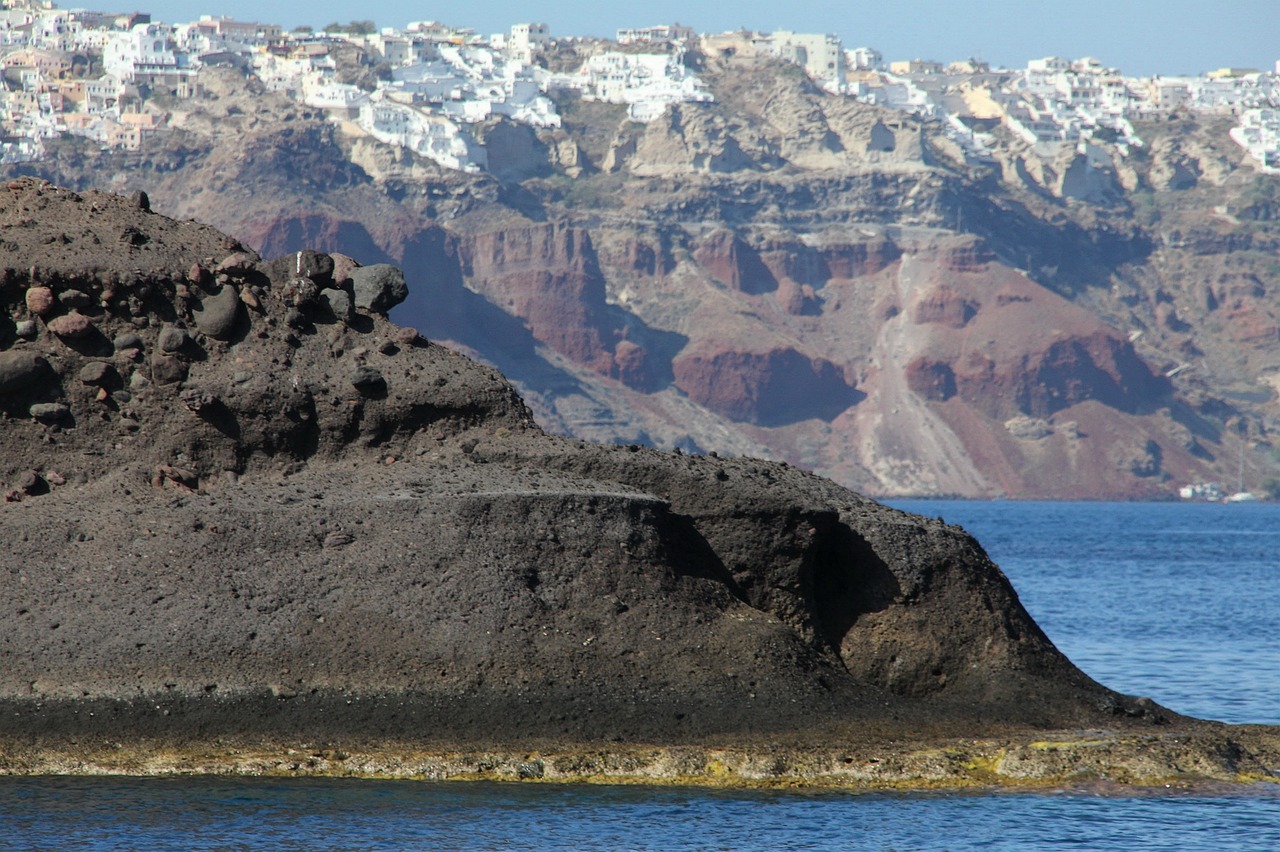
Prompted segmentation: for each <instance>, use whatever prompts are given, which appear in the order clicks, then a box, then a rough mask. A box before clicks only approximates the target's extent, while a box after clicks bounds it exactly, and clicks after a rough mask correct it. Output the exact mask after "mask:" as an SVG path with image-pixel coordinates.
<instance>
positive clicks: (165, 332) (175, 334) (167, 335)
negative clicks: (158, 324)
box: [156, 325, 190, 352]
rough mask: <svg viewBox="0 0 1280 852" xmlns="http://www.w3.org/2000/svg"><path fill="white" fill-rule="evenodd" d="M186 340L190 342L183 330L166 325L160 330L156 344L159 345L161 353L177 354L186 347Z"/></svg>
mask: <svg viewBox="0 0 1280 852" xmlns="http://www.w3.org/2000/svg"><path fill="white" fill-rule="evenodd" d="M188 340H190V336H189V335H188V334H187V332H186V330H185V329H181V328H178V327H177V326H172V325H168V326H165V327H164V328H162V329H160V337H159V338H158V339H157V340H156V342H157V343H158V344H159V346H160V351H161V352H178V351H180V350H181V349H182V347H184V346H186V345H187V341H188Z"/></svg>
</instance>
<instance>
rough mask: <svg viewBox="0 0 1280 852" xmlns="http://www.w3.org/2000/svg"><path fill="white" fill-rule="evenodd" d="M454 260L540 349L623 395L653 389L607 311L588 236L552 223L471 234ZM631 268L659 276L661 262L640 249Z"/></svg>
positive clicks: (615, 316) (622, 322)
mask: <svg viewBox="0 0 1280 852" xmlns="http://www.w3.org/2000/svg"><path fill="white" fill-rule="evenodd" d="M457 256H458V261H459V269H460V272H461V274H462V276H463V278H464V279H465V281H466V283H467V286H468V287H470V288H471V289H472V290H474V291H476V292H477V293H480V294H481V295H483V296H485V298H487V299H488V300H489V301H490V302H491V303H492V304H494V305H496V306H497V307H499V308H500V309H502V310H504V311H506V312H507V313H509V314H512V315H514V316H517V317H519V318H521V319H522V320H523V321H524V323H525V325H526V326H527V327H528V329H529V332H530V333H531V334H532V335H533V337H534V338H535V339H537V340H538V341H539V342H541V343H542V344H544V345H546V346H548V347H550V348H551V349H554V350H555V351H556V352H558V353H560V354H561V355H563V356H565V357H566V358H568V359H570V360H571V361H573V362H574V363H576V364H580V365H582V366H583V367H586V368H587V369H589V370H592V371H593V372H595V373H598V374H600V375H602V376H607V377H609V378H612V379H617V380H618V381H620V382H622V383H623V384H624V385H627V386H628V387H632V388H635V389H638V390H648V389H653V388H654V385H655V384H656V381H657V379H656V377H655V370H654V368H653V365H652V364H651V358H650V356H649V353H648V352H647V350H646V349H645V347H644V345H643V343H641V342H638V341H634V340H630V339H628V335H629V334H630V328H629V324H628V322H627V317H626V316H625V314H624V313H623V312H621V311H618V310H616V309H614V308H613V307H612V306H610V305H609V304H608V301H607V299H606V292H605V279H604V275H603V274H602V273H601V271H600V266H599V263H598V261H597V258H596V253H595V248H594V247H593V245H592V241H591V236H590V234H589V233H588V232H587V231H586V230H583V229H580V228H575V227H571V226H569V225H566V224H564V223H556V224H547V225H530V226H527V227H517V228H509V229H505V230H501V231H490V232H487V233H481V234H468V235H465V236H460V237H458V238H457ZM630 262H631V263H632V265H633V268H634V265H637V264H638V265H640V266H641V267H642V268H651V269H653V271H654V272H655V273H656V272H657V271H658V270H660V269H661V268H662V262H661V255H660V254H658V253H652V252H646V251H644V250H642V249H641V248H640V247H639V246H637V248H636V251H635V253H634V255H633V256H632V257H631V258H630ZM661 372H662V371H658V375H661Z"/></svg>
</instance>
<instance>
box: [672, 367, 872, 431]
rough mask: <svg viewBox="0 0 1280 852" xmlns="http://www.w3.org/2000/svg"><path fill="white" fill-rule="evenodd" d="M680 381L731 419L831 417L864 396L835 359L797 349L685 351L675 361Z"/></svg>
mask: <svg viewBox="0 0 1280 852" xmlns="http://www.w3.org/2000/svg"><path fill="white" fill-rule="evenodd" d="M672 369H673V371H674V373H675V383H676V387H678V388H680V390H682V391H684V392H685V393H686V394H688V395H689V398H690V399H692V400H693V401H694V402H697V403H698V404H699V405H702V406H705V407H706V408H709V409H711V410H712V411H714V412H716V413H717V414H721V415H724V416H725V417H728V418H729V419H730V420H736V421H741V422H747V423H755V424H759V425H762V426H780V425H783V424H787V423H795V422H798V421H801V420H807V419H810V418H817V419H821V420H830V419H832V418H834V417H835V416H836V415H838V414H840V412H842V411H844V410H845V409H846V408H848V407H849V406H851V405H854V404H855V403H856V402H857V401H858V400H859V398H860V397H861V396H862V395H861V394H859V393H858V391H857V389H856V388H855V387H854V386H853V385H852V384H851V383H849V382H847V381H846V380H845V378H844V374H843V372H842V371H841V370H840V368H839V367H837V366H836V365H835V364H833V363H831V362H830V361H827V360H825V359H822V358H811V357H807V356H805V355H803V354H801V353H800V352H797V351H796V350H794V349H783V348H776V349H771V350H769V351H767V352H742V351H732V350H726V351H713V352H706V351H704V352H694V353H689V354H682V355H680V356H678V357H677V358H676V359H675V362H674V363H673V364H672Z"/></svg>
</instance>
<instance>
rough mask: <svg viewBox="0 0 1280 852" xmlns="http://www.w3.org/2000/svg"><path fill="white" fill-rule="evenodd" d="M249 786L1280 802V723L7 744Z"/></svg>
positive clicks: (72, 759) (44, 761) (60, 766)
mask: <svg viewBox="0 0 1280 852" xmlns="http://www.w3.org/2000/svg"><path fill="white" fill-rule="evenodd" d="M53 775H61V776H136V777H176V776H187V777H190V776H242V777H265V778H350V779H403V780H418V781H433V782H436V781H450V782H467V781H512V782H516V781H519V782H533V783H556V784H613V785H631V784H636V785H656V786H684V787H705V788H724V789H735V788H737V789H791V790H809V791H823V790H827V791H845V792H851V793H856V792H926V791H964V790H975V791H977V790H992V791H995V790H999V791H1005V792H1051V791H1063V790H1087V791H1089V792H1091V793H1107V792H1111V793H1114V794H1119V795H1129V794H1135V795H1136V794H1150V793H1164V792H1168V793H1174V792H1177V793H1187V792H1212V793H1222V792H1226V791H1231V790H1238V791H1249V792H1254V793H1260V794H1266V795H1270V794H1273V793H1274V794H1277V795H1280V726H1261V725H1247V726H1229V725H1220V724H1214V723H1205V724H1199V725H1193V726H1190V727H1183V726H1179V727H1177V728H1175V729H1172V730H1168V731H1163V732H1160V733H1136V732H1124V731H1103V730H1095V731H1021V732H1018V733H1015V734H1007V735H1003V736H992V737H939V738H928V739H919V740H894V741H890V742H883V743H865V742H857V741H850V742H849V743H847V744H844V745H807V744H794V743H786V742H777V743H764V742H762V743H759V744H752V745H745V746H744V745H724V744H706V745H700V744H679V745H644V744H634V745H633V744H625V745H623V744H616V743H614V744H604V743H567V744H566V743H560V744H555V743H531V744H530V745H529V747H527V748H519V747H513V746H510V745H504V746H499V747H483V746H477V747H461V748H459V747H449V748H438V747H433V746H431V745H430V744H427V743H421V742H418V743H413V742H396V743H392V742H388V743H381V744H374V745H368V744H365V745H359V746H350V747H348V746H345V745H342V744H335V743H331V742H329V743H317V742H303V741H297V742H284V741H275V742H262V741H259V742H248V741H236V742H230V741H211V742H205V743H187V744H173V743H160V742H152V741H138V742H130V743H124V742H111V741H99V742H95V743H93V744H85V743H78V742H68V743H63V744H53V743H39V744H35V745H33V744H31V743H26V744H21V745H19V744H15V743H8V744H0V777H29V776H53Z"/></svg>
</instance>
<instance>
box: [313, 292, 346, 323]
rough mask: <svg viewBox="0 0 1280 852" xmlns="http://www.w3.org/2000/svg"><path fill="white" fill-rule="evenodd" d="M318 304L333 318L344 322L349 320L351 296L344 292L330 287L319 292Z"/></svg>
mask: <svg viewBox="0 0 1280 852" xmlns="http://www.w3.org/2000/svg"><path fill="white" fill-rule="evenodd" d="M320 303H321V304H322V305H324V306H326V307H327V308H328V311H329V313H331V314H333V318H334V319H336V320H341V321H342V322H346V321H347V320H349V319H351V296H350V295H349V294H348V293H347V291H346V290H335V289H333V288H332V287H329V288H326V289H324V290H321V291H320Z"/></svg>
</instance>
